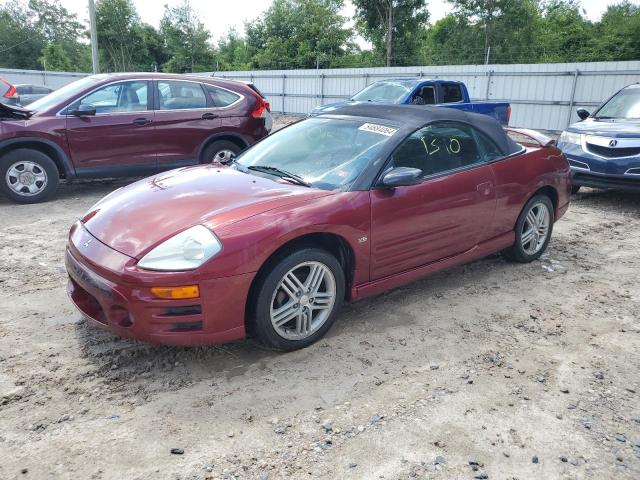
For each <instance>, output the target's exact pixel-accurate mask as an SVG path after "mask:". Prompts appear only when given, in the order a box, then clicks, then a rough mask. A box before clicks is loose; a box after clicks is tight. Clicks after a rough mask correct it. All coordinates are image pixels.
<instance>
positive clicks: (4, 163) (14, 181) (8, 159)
mask: <svg viewBox="0 0 640 480" xmlns="http://www.w3.org/2000/svg"><path fill="white" fill-rule="evenodd" d="M58 183H60V172H59V171H58V167H57V166H56V164H55V163H54V161H53V160H52V159H51V158H50V157H49V156H47V155H45V154H44V153H42V152H40V151H38V150H32V149H29V148H19V149H16V150H13V151H11V152H9V153H7V154H5V155H3V156H2V157H1V158H0V192H1V193H2V194H3V195H5V196H6V197H8V198H9V199H11V200H13V201H14V202H17V203H24V204H29V203H39V202H43V201H45V200H46V199H47V198H49V197H50V196H51V195H52V194H53V192H55V191H56V189H57V188H58Z"/></svg>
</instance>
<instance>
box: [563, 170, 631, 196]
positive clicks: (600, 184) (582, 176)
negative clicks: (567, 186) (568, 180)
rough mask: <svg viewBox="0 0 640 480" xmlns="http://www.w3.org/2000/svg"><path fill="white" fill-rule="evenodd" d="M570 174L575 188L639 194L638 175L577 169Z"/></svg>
mask: <svg viewBox="0 0 640 480" xmlns="http://www.w3.org/2000/svg"><path fill="white" fill-rule="evenodd" d="M571 174H572V183H573V185H575V186H582V187H591V188H611V189H616V190H624V191H628V192H640V175H612V174H606V173H595V172H592V171H588V170H583V169H577V168H572V169H571Z"/></svg>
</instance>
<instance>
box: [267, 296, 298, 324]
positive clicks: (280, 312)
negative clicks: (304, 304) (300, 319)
mask: <svg viewBox="0 0 640 480" xmlns="http://www.w3.org/2000/svg"><path fill="white" fill-rule="evenodd" d="M295 305H296V303H295V301H294V300H292V301H290V302H287V303H285V304H284V305H283V306H282V307H280V308H278V309H277V310H274V311H273V313H272V314H271V319H272V320H273V323H274V324H275V325H276V326H278V327H281V326H282V325H284V324H285V323H287V322H289V321H291V320H293V319H294V318H295V316H296V315H298V313H299V310H298V308H297V307H295Z"/></svg>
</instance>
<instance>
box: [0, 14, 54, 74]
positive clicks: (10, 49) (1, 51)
mask: <svg viewBox="0 0 640 480" xmlns="http://www.w3.org/2000/svg"><path fill="white" fill-rule="evenodd" d="M30 19H31V12H29V11H28V10H27V8H25V7H24V6H23V5H21V4H19V3H15V2H7V3H5V4H3V5H0V67H5V68H25V69H34V70H35V69H39V68H40V63H39V62H38V57H39V56H40V52H41V51H42V48H43V47H44V45H45V40H44V38H43V37H42V34H41V33H40V32H39V31H38V30H37V29H36V28H35V26H34V25H33V24H32V23H31V21H30Z"/></svg>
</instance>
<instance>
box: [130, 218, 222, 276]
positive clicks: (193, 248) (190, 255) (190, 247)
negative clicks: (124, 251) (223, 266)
mask: <svg viewBox="0 0 640 480" xmlns="http://www.w3.org/2000/svg"><path fill="white" fill-rule="evenodd" d="M221 250H222V244H221V243H220V240H218V237H216V236H215V235H214V234H213V232H212V231H211V230H209V229H208V228H206V227H203V226H202V225H196V226H195V227H191V228H190V229H188V230H185V231H184V232H181V233H178V234H177V235H174V236H173V237H171V238H170V239H169V240H166V241H165V242H163V243H161V244H160V245H158V246H157V247H156V248H154V249H153V250H151V251H150V252H149V253H147V254H146V255H145V256H144V257H142V260H140V261H139V262H138V267H140V268H143V269H145V270H161V271H179V270H194V269H196V268H198V267H199V266H200V265H202V264H204V263H205V262H207V261H208V260H210V259H211V258H213V257H214V256H216V255H217V254H218V253H219V252H220V251H221Z"/></svg>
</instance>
